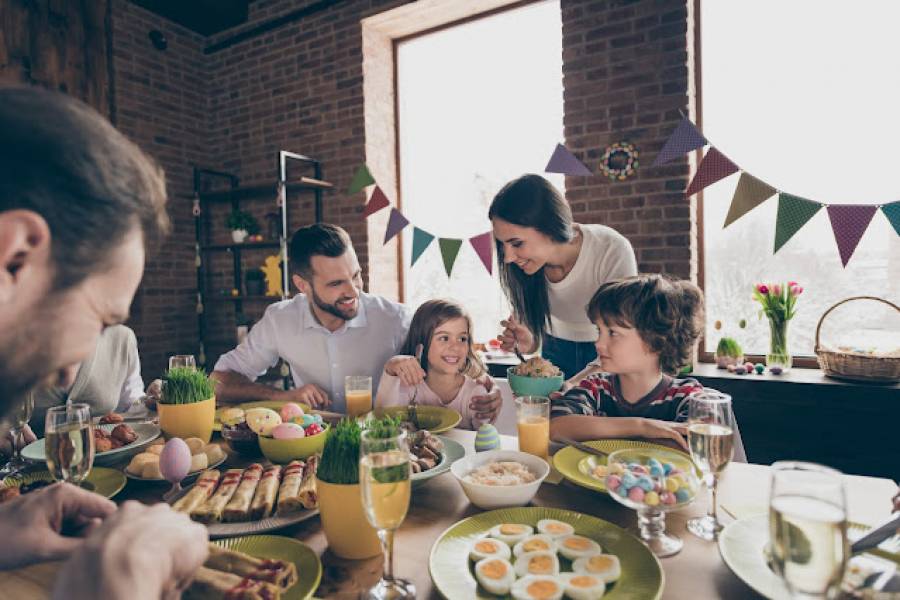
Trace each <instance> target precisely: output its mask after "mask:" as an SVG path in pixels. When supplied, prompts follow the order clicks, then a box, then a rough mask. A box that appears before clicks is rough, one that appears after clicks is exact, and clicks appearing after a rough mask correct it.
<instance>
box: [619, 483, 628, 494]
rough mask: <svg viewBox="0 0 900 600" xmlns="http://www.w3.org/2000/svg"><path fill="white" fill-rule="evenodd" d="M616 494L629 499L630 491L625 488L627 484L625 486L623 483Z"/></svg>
mask: <svg viewBox="0 0 900 600" xmlns="http://www.w3.org/2000/svg"><path fill="white" fill-rule="evenodd" d="M616 493H617V494H618V495H620V496H622V497H623V498H627V497H628V489H627V488H626V487H625V484H624V483H623V484H622V485H620V486H619V489H617V490H616Z"/></svg>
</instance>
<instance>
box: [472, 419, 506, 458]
mask: <svg viewBox="0 0 900 600" xmlns="http://www.w3.org/2000/svg"><path fill="white" fill-rule="evenodd" d="M498 448H500V432H499V431H497V428H496V427H494V426H493V425H491V424H490V423H485V424H484V425H482V426H481V427H479V428H478V433H476V434H475V452H484V451H486V450H496V449H498Z"/></svg>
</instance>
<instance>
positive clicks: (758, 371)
mask: <svg viewBox="0 0 900 600" xmlns="http://www.w3.org/2000/svg"><path fill="white" fill-rule="evenodd" d="M753 369H754V370H755V371H756V374H757V375H762V374H763V371H765V370H766V365H764V364H762V363H756V364H755V365H753Z"/></svg>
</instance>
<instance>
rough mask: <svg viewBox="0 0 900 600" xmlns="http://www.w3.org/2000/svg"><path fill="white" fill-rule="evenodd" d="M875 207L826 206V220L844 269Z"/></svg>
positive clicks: (873, 214)
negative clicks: (829, 224)
mask: <svg viewBox="0 0 900 600" xmlns="http://www.w3.org/2000/svg"><path fill="white" fill-rule="evenodd" d="M876 210H878V207H877V206H866V205H863V204H831V205H829V206H828V218H829V219H831V229H832V231H834V239H835V241H836V242H837V245H838V251H840V253H841V263H843V265H844V266H845V267H846V266H847V263H848V262H849V261H850V257H851V256H853V252H854V251H855V250H856V246H857V245H858V244H859V240H860V239H862V236H863V234H864V233H865V232H866V229H867V228H868V227H869V223H871V222H872V217H874V216H875V211H876Z"/></svg>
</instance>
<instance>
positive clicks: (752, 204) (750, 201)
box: [724, 171, 778, 227]
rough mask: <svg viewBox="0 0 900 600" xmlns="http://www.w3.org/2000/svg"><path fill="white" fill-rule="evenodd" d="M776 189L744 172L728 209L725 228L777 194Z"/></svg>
mask: <svg viewBox="0 0 900 600" xmlns="http://www.w3.org/2000/svg"><path fill="white" fill-rule="evenodd" d="M777 191H778V190H776V189H775V188H773V187H772V186H771V185H769V184H768V183H766V182H764V181H760V180H759V179H757V178H756V177H754V176H753V175H751V174H750V173H747V172H746V171H744V172H743V173H741V178H740V180H739V181H738V185H737V188H736V189H735V190H734V197H733V198H732V199H731V206H730V207H729V208H728V216H727V217H725V225H724V227H728V226H729V225H731V224H732V223H734V222H735V221H737V220H738V219H740V218H741V217H743V216H744V215H745V214H747V213H748V212H750V211H751V210H753V209H754V208H756V207H757V206H759V205H760V204H762V203H763V202H765V201H766V200H768V199H769V198H770V197H772V196H774V195H775V192H777Z"/></svg>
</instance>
